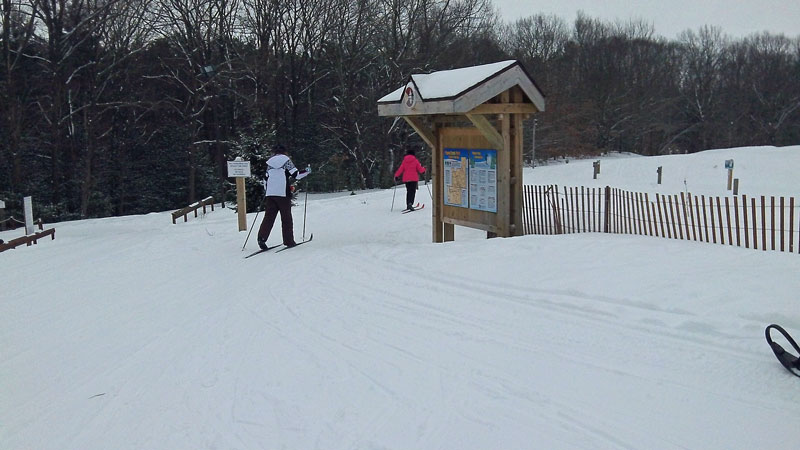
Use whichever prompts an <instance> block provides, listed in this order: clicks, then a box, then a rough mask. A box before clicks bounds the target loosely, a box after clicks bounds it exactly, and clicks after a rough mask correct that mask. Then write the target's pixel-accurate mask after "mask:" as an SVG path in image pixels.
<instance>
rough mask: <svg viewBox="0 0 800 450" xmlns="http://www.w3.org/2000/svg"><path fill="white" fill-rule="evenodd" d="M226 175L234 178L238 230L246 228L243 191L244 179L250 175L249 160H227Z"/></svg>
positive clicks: (238, 158) (245, 199)
mask: <svg viewBox="0 0 800 450" xmlns="http://www.w3.org/2000/svg"><path fill="white" fill-rule="evenodd" d="M228 176H229V177H235V178H236V211H237V212H238V215H239V231H246V230H247V198H246V197H245V192H244V179H245V178H247V177H249V176H250V161H242V158H241V157H237V158H236V160H235V161H228Z"/></svg>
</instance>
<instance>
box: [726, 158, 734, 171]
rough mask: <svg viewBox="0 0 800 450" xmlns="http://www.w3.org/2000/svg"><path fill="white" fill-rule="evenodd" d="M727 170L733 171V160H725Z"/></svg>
mask: <svg viewBox="0 0 800 450" xmlns="http://www.w3.org/2000/svg"><path fill="white" fill-rule="evenodd" d="M725 168H726V169H733V160H732V159H726V160H725Z"/></svg>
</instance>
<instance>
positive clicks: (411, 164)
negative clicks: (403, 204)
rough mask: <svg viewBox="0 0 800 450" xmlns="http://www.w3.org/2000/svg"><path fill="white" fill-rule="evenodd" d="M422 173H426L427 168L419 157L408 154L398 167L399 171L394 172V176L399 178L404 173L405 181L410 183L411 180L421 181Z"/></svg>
mask: <svg viewBox="0 0 800 450" xmlns="http://www.w3.org/2000/svg"><path fill="white" fill-rule="evenodd" d="M421 173H425V168H424V167H422V164H420V163H419V160H418V159H417V157H416V156H414V155H406V156H405V158H403V162H402V163H401V164H400V167H398V168H397V172H395V173H394V177H395V178H397V177H399V176H400V175H403V183H408V182H409V181H419V174H421Z"/></svg>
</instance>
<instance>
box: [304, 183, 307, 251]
mask: <svg viewBox="0 0 800 450" xmlns="http://www.w3.org/2000/svg"><path fill="white" fill-rule="evenodd" d="M307 209H308V180H306V200H305V202H304V204H303V241H305V240H306V210H307Z"/></svg>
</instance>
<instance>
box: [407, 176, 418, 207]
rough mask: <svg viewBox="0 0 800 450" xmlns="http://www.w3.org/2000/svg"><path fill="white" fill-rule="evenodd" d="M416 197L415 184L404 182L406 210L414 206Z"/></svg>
mask: <svg viewBox="0 0 800 450" xmlns="http://www.w3.org/2000/svg"><path fill="white" fill-rule="evenodd" d="M416 195H417V182H416V181H406V208H407V209H411V207H412V206H414V197H415V196H416Z"/></svg>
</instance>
